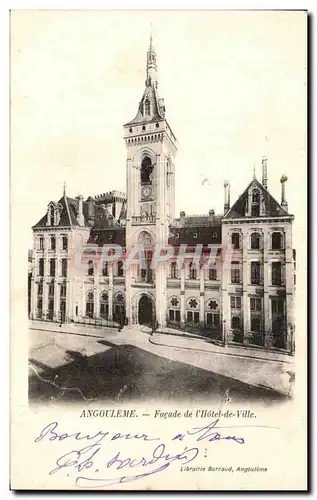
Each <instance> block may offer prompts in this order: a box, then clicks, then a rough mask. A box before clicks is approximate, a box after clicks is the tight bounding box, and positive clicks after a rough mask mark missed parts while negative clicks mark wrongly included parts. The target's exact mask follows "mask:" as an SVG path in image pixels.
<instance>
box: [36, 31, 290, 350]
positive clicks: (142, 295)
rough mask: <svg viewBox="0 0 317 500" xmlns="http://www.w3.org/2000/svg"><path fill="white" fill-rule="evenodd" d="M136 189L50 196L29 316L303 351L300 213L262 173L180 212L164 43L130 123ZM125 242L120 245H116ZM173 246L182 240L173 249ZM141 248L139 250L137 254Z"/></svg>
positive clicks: (151, 57)
mask: <svg viewBox="0 0 317 500" xmlns="http://www.w3.org/2000/svg"><path fill="white" fill-rule="evenodd" d="M124 141H125V144H126V152H127V159H126V182H127V184H126V189H127V193H126V194H125V193H123V192H119V191H110V192H107V193H103V194H101V195H98V196H96V197H91V196H89V197H88V198H87V199H86V200H84V197H83V196H81V195H79V196H77V197H76V198H70V197H68V196H67V194H66V190H65V188H64V192H63V196H62V197H61V198H60V200H58V201H57V202H55V201H50V202H49V203H48V206H47V209H46V213H45V214H44V215H43V217H42V218H41V219H40V220H39V222H37V223H36V224H35V225H34V226H33V227H32V230H33V249H32V251H30V252H29V317H30V319H32V320H37V319H38V320H41V321H43V320H45V321H52V322H59V323H64V322H74V323H83V324H94V325H97V324H98V325H100V326H104V327H105V328H106V327H107V326H112V327H114V326H116V325H117V326H118V327H121V328H123V327H124V328H125V329H126V331H127V335H128V332H129V328H131V327H132V328H140V325H147V326H149V327H150V328H151V330H152V331H154V330H157V331H166V332H169V331H170V332H174V331H175V332H177V331H178V332H179V333H181V332H182V331H183V332H184V331H186V332H193V333H196V334H200V335H203V336H205V337H209V338H210V339H214V340H215V341H222V342H228V343H239V344H241V345H245V346H251V345H256V346H261V347H262V348H264V349H272V348H275V349H281V350H284V351H286V352H288V353H293V352H294V344H295V339H294V337H295V326H294V319H293V308H294V300H295V251H294V250H293V247H292V223H293V220H294V216H293V215H291V214H289V212H288V203H287V201H286V193H285V184H286V181H287V177H286V176H285V175H283V176H282V178H281V202H280V203H279V202H278V201H276V200H275V199H274V198H273V196H272V195H271V194H270V193H269V191H268V178H267V163H268V161H267V158H266V157H263V158H262V180H261V182H260V181H259V180H258V179H257V178H256V177H255V175H253V178H252V179H251V180H250V183H249V185H248V186H247V187H246V189H245V191H244V192H243V194H242V195H241V196H240V197H239V198H238V199H237V200H236V201H235V203H234V204H233V205H231V204H230V183H229V182H228V181H225V182H224V210H223V213H222V214H216V213H215V212H214V210H210V211H209V213H208V214H205V215H187V214H186V212H183V211H182V212H180V214H179V217H175V157H176V152H177V141H176V137H175V135H174V133H173V132H172V129H171V128H170V126H169V124H168V122H167V119H166V117H165V104H164V99H162V98H160V97H159V94H158V72H157V62H156V52H155V49H154V47H153V43H152V38H151V41H150V46H149V49H148V52H147V63H146V81H145V90H144V92H143V96H142V99H141V101H140V103H139V107H138V110H137V113H136V116H135V118H133V120H131V121H129V122H128V123H126V124H125V125H124ZM112 247H113V248H112ZM171 250H172V251H171ZM132 253H133V256H132Z"/></svg>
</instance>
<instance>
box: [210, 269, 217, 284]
mask: <svg viewBox="0 0 317 500" xmlns="http://www.w3.org/2000/svg"><path fill="white" fill-rule="evenodd" d="M209 279H210V281H216V279H217V269H216V268H215V267H214V268H212V269H209Z"/></svg>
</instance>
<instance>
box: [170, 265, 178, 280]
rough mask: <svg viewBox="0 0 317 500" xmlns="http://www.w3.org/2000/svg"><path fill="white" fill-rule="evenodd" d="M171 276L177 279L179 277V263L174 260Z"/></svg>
mask: <svg viewBox="0 0 317 500" xmlns="http://www.w3.org/2000/svg"><path fill="white" fill-rule="evenodd" d="M171 278H172V279H176V278H177V263H176V262H172V264H171Z"/></svg>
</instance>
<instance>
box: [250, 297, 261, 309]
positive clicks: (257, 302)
mask: <svg viewBox="0 0 317 500" xmlns="http://www.w3.org/2000/svg"><path fill="white" fill-rule="evenodd" d="M250 309H251V311H262V299H260V298H250Z"/></svg>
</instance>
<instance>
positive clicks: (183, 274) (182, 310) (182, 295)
mask: <svg viewBox="0 0 317 500" xmlns="http://www.w3.org/2000/svg"><path fill="white" fill-rule="evenodd" d="M180 277H181V328H184V326H185V322H186V320H185V266H184V264H183V265H182V267H181V270H180Z"/></svg>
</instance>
